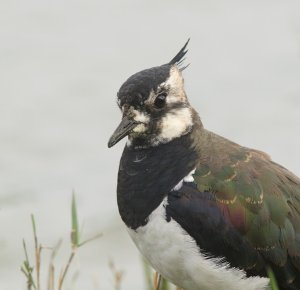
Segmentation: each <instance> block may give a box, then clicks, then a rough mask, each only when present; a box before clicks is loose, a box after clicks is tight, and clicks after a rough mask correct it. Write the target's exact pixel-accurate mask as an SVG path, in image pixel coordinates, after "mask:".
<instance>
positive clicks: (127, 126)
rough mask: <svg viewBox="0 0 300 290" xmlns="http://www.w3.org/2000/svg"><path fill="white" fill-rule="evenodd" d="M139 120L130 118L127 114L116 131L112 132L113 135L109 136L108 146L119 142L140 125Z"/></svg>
mask: <svg viewBox="0 0 300 290" xmlns="http://www.w3.org/2000/svg"><path fill="white" fill-rule="evenodd" d="M138 124H139V122H137V121H134V120H130V119H128V117H127V116H125V117H123V119H122V121H121V123H120V125H119V126H118V128H117V129H116V130H115V132H114V133H113V134H112V136H111V137H110V138H109V141H108V144H107V145H108V148H110V147H112V146H114V145H115V144H116V143H118V142H119V141H120V140H121V139H123V138H124V137H125V136H127V135H128V134H129V132H130V131H131V130H132V129H133V128H134V127H135V126H136V125H138Z"/></svg>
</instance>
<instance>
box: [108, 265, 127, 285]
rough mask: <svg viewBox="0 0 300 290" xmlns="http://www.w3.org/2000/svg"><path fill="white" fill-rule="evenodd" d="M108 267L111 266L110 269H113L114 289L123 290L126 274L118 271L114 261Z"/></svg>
mask: <svg viewBox="0 0 300 290" xmlns="http://www.w3.org/2000/svg"><path fill="white" fill-rule="evenodd" d="M108 265H109V268H110V269H111V271H112V274H113V277H114V289H115V290H121V284H122V280H123V276H124V272H123V271H121V270H118V269H117V268H116V267H115V264H114V262H113V261H112V260H111V261H109V263H108Z"/></svg>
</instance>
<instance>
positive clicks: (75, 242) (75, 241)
mask: <svg viewBox="0 0 300 290" xmlns="http://www.w3.org/2000/svg"><path fill="white" fill-rule="evenodd" d="M71 219H72V232H71V242H72V247H73V248H74V247H78V246H79V226H78V214H77V206H76V199H75V193H74V192H73V194H72V206H71Z"/></svg>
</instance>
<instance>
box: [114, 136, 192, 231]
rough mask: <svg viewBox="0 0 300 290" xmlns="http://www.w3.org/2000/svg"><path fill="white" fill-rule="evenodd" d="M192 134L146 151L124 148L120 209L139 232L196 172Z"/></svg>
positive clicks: (121, 163)
mask: <svg viewBox="0 0 300 290" xmlns="http://www.w3.org/2000/svg"><path fill="white" fill-rule="evenodd" d="M195 160H197V153H196V151H195V148H192V147H191V141H190V134H187V135H185V136H183V137H181V138H180V139H179V138H177V139H174V140H173V141H171V142H169V143H168V144H162V145H160V146H156V147H150V148H147V149H136V148H132V147H130V148H128V147H125V149H124V152H123V155H122V158H121V161H120V168H119V175H118V187H117V194H118V206H119V212H120V215H121V217H122V219H123V221H124V222H125V224H126V225H127V226H128V227H130V228H132V229H136V228H138V227H139V226H142V225H145V224H146V223H147V218H148V216H149V215H150V214H151V212H152V211H153V210H154V209H155V208H156V207H157V206H158V205H159V204H160V203H161V202H162V200H163V199H164V197H165V196H166V195H167V194H168V192H169V191H170V190H171V189H172V188H173V187H174V186H175V185H176V184H178V182H179V181H180V180H181V179H182V178H183V177H184V176H186V175H187V174H188V173H189V172H191V170H193V168H195Z"/></svg>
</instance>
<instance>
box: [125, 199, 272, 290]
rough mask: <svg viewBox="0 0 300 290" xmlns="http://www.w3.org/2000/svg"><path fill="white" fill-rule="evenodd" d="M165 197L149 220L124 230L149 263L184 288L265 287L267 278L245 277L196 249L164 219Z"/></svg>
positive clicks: (245, 289) (173, 223) (262, 289)
mask: <svg viewBox="0 0 300 290" xmlns="http://www.w3.org/2000/svg"><path fill="white" fill-rule="evenodd" d="M165 203H166V200H164V201H163V202H162V204H161V205H160V206H159V207H158V208H157V209H156V210H155V211H154V212H153V213H152V214H151V215H150V217H149V222H148V223H147V224H146V225H145V226H143V227H139V228H138V229H137V230H136V231H134V230H132V229H128V232H129V234H130V236H131V238H132V239H133V241H134V242H135V244H136V246H137V247H138V249H139V250H140V252H141V253H142V254H143V256H144V257H145V258H146V259H147V260H148V261H149V263H150V264H151V265H152V267H153V268H154V269H155V270H156V271H158V272H159V273H160V274H161V275H162V276H163V277H165V278H166V279H168V280H170V281H171V282H172V283H174V284H175V285H177V286H179V287H182V288H183V289H184V290H199V289H201V290H216V289H218V290H240V289H243V290H266V289H270V288H269V287H268V283H269V279H267V278H261V277H252V278H247V277H246V276H245V273H244V272H243V271H241V270H238V269H233V268H229V267H228V266H227V265H226V264H224V263H222V262H221V261H220V259H211V258H208V257H206V256H205V255H203V254H201V252H199V248H198V246H197V245H196V242H195V240H194V239H192V238H191V237H190V236H189V235H188V234H187V233H186V232H185V231H184V230H183V229H182V228H181V226H180V225H179V224H178V223H177V222H176V221H174V220H171V221H170V222H167V221H166V220H165V207H164V205H165Z"/></svg>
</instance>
